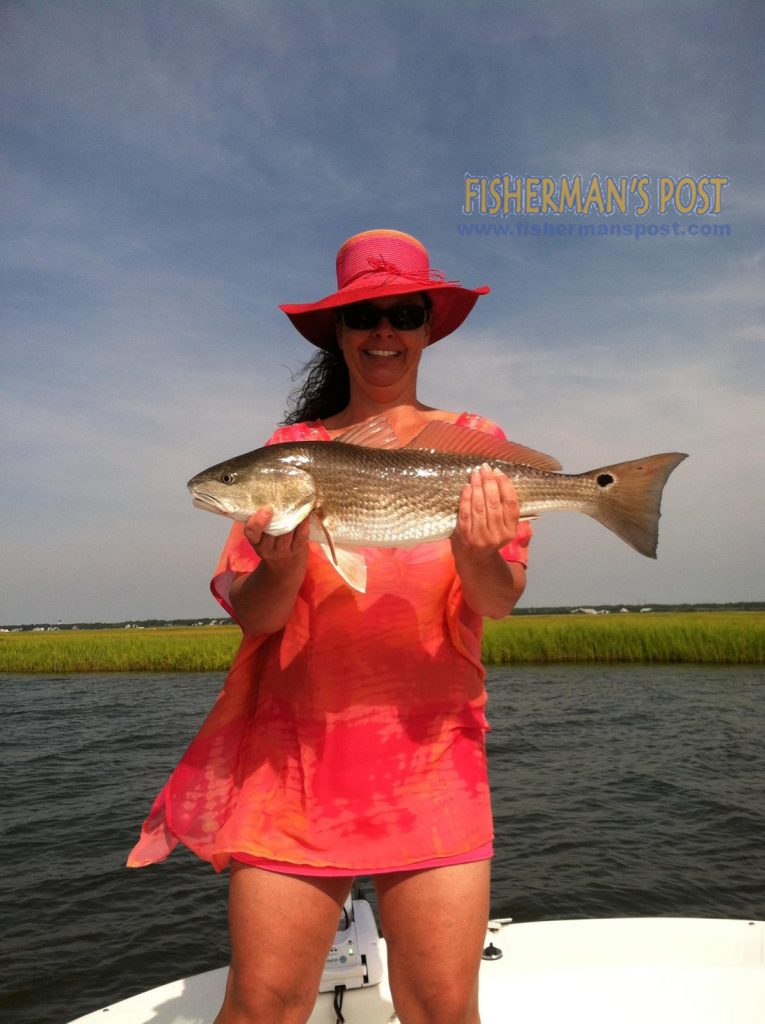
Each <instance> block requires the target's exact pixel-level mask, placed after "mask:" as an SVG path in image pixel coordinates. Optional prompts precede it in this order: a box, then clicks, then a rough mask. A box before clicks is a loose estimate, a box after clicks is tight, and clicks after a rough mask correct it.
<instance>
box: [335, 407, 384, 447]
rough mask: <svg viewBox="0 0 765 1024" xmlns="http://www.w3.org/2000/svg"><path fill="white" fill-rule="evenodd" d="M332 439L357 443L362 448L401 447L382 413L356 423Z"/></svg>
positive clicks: (345, 442)
mask: <svg viewBox="0 0 765 1024" xmlns="http://www.w3.org/2000/svg"><path fill="white" fill-rule="evenodd" d="M332 440H333V441H339V442H340V443H341V444H357V445H360V446H361V447H362V448H400V447H401V442H400V441H399V439H398V437H397V436H396V434H395V432H394V430H393V427H392V426H391V425H390V423H389V422H388V418H387V416H385V414H384V413H381V414H380V415H379V416H373V417H372V418H371V419H368V420H364V422H363V423H357V424H356V425H355V426H353V427H351V428H350V429H349V430H346V431H345V433H344V434H338V436H337V437H333V438H332Z"/></svg>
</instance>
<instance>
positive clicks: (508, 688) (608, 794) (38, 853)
mask: <svg viewBox="0 0 765 1024" xmlns="http://www.w3.org/2000/svg"><path fill="white" fill-rule="evenodd" d="M220 685H221V676H219V675H215V676H202V675H168V674H166V675H137V676H129V675H85V676H61V677H57V678H51V677H46V678H43V677H38V676H9V675H5V676H0V692H1V693H2V700H3V708H4V716H3V728H2V733H0V753H1V754H2V764H3V766H4V767H3V783H4V788H5V791H6V792H5V795H4V798H3V802H2V808H3V813H2V818H1V819H0V832H1V834H2V840H1V842H2V868H3V870H2V874H1V875H0V904H1V906H2V909H1V910H0V915H1V917H0V920H1V921H2V925H1V927H0V943H2V948H1V949H0V963H1V964H2V967H1V968H0V971H1V982H2V988H0V1019H2V1021H3V1022H6V1024H64V1022H66V1021H68V1020H71V1019H72V1018H74V1017H76V1016H78V1015H80V1014H82V1013H85V1012H86V1011H88V1010H92V1009H96V1008H98V1007H100V1006H103V1005H105V1004H107V1003H109V1002H113V1001H114V1000H115V999H118V998H122V997H125V996H128V995H131V994H132V993H134V992H136V991H140V990H142V989H145V988H150V987H153V986H154V985H158V984H161V983H162V982H165V981H170V980H172V979H174V978H176V977H182V976H185V975H188V974H193V973H196V972H199V971H203V970H207V969H209V968H212V967H217V966H220V965H221V964H223V963H225V962H226V960H227V937H226V922H225V917H226V876H225V875H216V874H215V873H214V872H213V870H212V869H211V868H209V867H208V866H207V865H205V864H202V863H200V862H198V861H196V859H195V858H194V857H192V856H191V855H190V854H188V853H187V852H186V851H184V850H182V849H180V850H178V851H176V852H175V853H174V854H173V855H172V857H171V858H170V859H169V860H168V861H166V862H165V863H164V864H161V865H158V866H154V867H151V868H148V869H143V870H140V871H128V870H127V869H125V868H124V867H123V864H124V859H125V856H126V854H127V852H128V850H129V849H130V847H131V846H132V844H133V843H134V841H135V839H136V837H137V833H138V829H139V827H140V823H141V821H142V820H143V818H144V817H145V815H146V814H147V813H148V809H149V806H150V803H151V800H152V799H153V797H154V795H155V793H156V791H157V790H158V789H159V788H160V786H161V785H162V784H163V783H164V781H165V778H166V776H167V775H168V773H169V772H170V770H171V769H172V768H173V766H174V764H175V762H176V761H177V759H178V757H179V756H180V755H181V753H182V752H183V750H184V748H185V746H186V744H187V743H188V741H189V739H190V738H191V736H192V735H193V734H194V732H195V731H196V728H197V727H198V725H199V723H200V721H201V719H202V717H203V716H204V714H205V713H206V711H207V709H208V708H209V706H210V705H211V703H212V701H213V699H214V697H215V694H216V693H217V691H218V689H219V688H220ZM488 687H489V693H490V720H491V723H492V732H491V733H490V735H489V750H490V760H491V766H492V783H493V793H494V807H495V818H496V832H497V840H496V849H497V854H496V857H495V861H494V883H493V890H492V893H493V906H492V911H493V913H494V914H495V915H497V916H500V915H501V916H511V917H513V918H515V919H516V920H518V921H530V920H543V919H546V918H547V919H549V918H567V917H614V916H643V915H682V916H701V917H704V916H708V917H718V916H719V917H740V918H750V917H752V918H754V917H757V918H765V799H764V798H763V793H765V744H763V738H764V737H765V679H763V674H762V672H761V671H759V670H757V669H752V668H733V669H731V668H719V669H717V668H699V667H670V668H657V667H632V666H630V667H621V666H602V667H601V666H593V667H586V668H583V667H569V666H565V667H563V666H540V667H534V668H529V667H522V668H521V667H519V668H513V669H508V668H493V669H491V670H490V671H489V677H488Z"/></svg>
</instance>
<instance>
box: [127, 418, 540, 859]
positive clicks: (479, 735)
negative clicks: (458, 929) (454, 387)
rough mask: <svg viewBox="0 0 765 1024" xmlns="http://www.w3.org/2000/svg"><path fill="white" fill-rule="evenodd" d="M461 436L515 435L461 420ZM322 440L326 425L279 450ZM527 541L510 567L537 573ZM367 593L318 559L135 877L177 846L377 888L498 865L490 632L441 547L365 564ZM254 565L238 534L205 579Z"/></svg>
mask: <svg viewBox="0 0 765 1024" xmlns="http://www.w3.org/2000/svg"><path fill="white" fill-rule="evenodd" d="M457 422H458V423H459V424H461V425H463V426H470V427H473V428H478V429H483V430H486V431H488V432H490V433H492V434H495V435H496V436H500V437H502V436H504V435H503V434H502V432H501V431H500V430H499V428H498V427H496V426H495V425H494V424H492V423H490V422H489V421H487V420H484V419H482V418H481V417H477V416H471V415H468V414H466V413H463V414H462V416H461V417H460V418H459V420H458V421H457ZM306 439H313V440H317V441H326V440H329V435H328V433H327V431H326V429H325V428H324V427H323V425H322V424H321V423H320V422H317V423H313V424H306V423H302V424H298V425H296V426H293V427H286V428H282V429H280V430H277V431H276V433H275V434H274V435H273V437H272V438H271V439H270V441H269V443H275V442H278V441H291V440H306ZM530 534H531V531H530V529H529V527H528V525H527V524H521V525H520V527H519V530H518V534H517V535H516V537H515V539H514V540H513V542H512V543H511V544H509V545H508V546H507V547H506V548H504V549H503V551H502V554H503V556H504V557H505V558H506V559H507V560H508V561H516V562H520V563H522V564H524V565H525V564H526V549H527V547H528V542H529V538H530ZM364 554H365V557H366V561H367V572H368V575H367V592H366V593H365V594H360V593H357V592H356V591H354V590H352V589H351V588H350V587H348V586H347V584H346V583H344V581H343V580H342V579H341V578H340V576H338V574H337V573H336V572H335V570H334V569H333V567H332V566H331V565H330V563H329V561H328V560H327V559H326V557H325V556H324V554H323V553H322V551H321V549H320V548H319V547H318V546H316V545H313V544H311V545H310V550H309V558H308V568H307V571H306V576H305V579H304V582H303V584H302V586H301V589H300V592H299V594H298V597H297V600H296V603H295V608H294V610H293V613H292V616H291V618H290V620H289V622H288V624H287V625H286V626H285V628H284V629H283V630H281V631H279V632H278V633H274V634H272V635H270V636H258V637H253V636H244V637H243V639H242V643H241V646H240V648H239V651H238V653H237V655H236V658H235V660H234V663H233V665H232V667H231V670H230V672H229V674H228V677H227V679H226V681H225V684H224V687H223V690H222V692H221V694H220V695H219V697H218V699H217V701H216V703H215V704H214V706H213V708H212V710H211V711H210V713H209V715H208V717H207V719H206V721H205V722H204V724H203V725H202V727H201V729H200V730H199V732H198V734H197V735H196V737H195V738H194V739H193V741H192V742H191V745H190V746H189V748H188V750H187V751H186V753H185V754H184V756H183V757H182V759H181V761H180V763H179V764H178V766H177V767H176V769H175V771H174V772H173V774H172V775H171V777H170V779H169V781H168V782H167V784H166V786H165V787H164V789H162V791H161V792H160V793H159V795H158V796H157V798H156V800H155V802H154V806H153V807H152V810H151V813H150V815H149V817H148V819H147V820H146V822H145V823H144V826H143V830H142V833H141V837H140V840H139V842H138V844H137V845H136V847H135V848H134V850H133V851H132V853H131V855H130V858H129V860H128V864H129V865H130V866H132V867H141V866H143V865H146V864H149V863H152V862H154V861H159V860H163V859H164V858H165V857H166V856H167V855H168V854H169V853H170V852H171V850H172V849H173V847H174V846H175V845H176V844H177V843H178V842H181V843H183V844H185V845H186V846H188V847H189V848H190V849H191V850H193V851H194V853H196V854H197V855H198V856H199V857H201V858H203V859H205V860H208V861H210V862H211V863H212V864H213V865H214V866H215V868H216V869H217V870H222V869H223V868H224V867H225V866H226V865H227V864H228V863H229V862H230V860H231V858H232V857H236V856H237V855H244V857H245V858H246V859H251V860H253V861H254V862H255V863H262V864H263V865H265V866H273V867H274V868H275V869H277V870H279V869H282V870H294V871H295V873H301V872H303V873H308V874H374V873H375V872H382V871H392V870H406V869H412V868H414V867H418V866H425V865H428V866H430V865H432V864H437V863H454V862H455V861H459V860H463V859H476V851H479V853H480V855H481V856H488V855H490V852H491V841H492V836H493V832H492V817H491V805H490V797H489V788H488V782H487V770H486V756H485V744H484V738H485V733H486V731H487V729H488V725H487V722H486V717H485V705H486V691H485V688H484V670H483V667H482V665H481V661H480V646H481V628H482V623H481V619H480V618H479V617H478V616H477V615H475V614H474V613H473V612H472V611H471V610H470V609H469V608H468V607H467V606H466V605H465V603H464V601H463V598H462V588H461V585H460V580H459V577H458V576H457V574H456V572H455V567H454V560H453V558H452V554H451V545H450V544H449V542H448V541H442V542H437V543H433V544H424V545H420V546H418V547H416V548H410V549H367V550H365V552H364ZM257 564H258V558H257V556H256V555H255V553H254V551H253V549H252V547H251V546H250V544H249V543H248V542H247V540H246V539H245V537H244V534H243V527H242V525H241V524H240V523H235V524H234V526H233V528H232V530H231V533H230V536H229V539H228V541H227V543H226V545H225V547H224V550H223V553H222V555H221V558H220V561H219V563H218V567H217V569H216V572H215V575H214V577H213V580H212V584H211V586H212V591H213V593H214V595H215V596H216V598H217V599H218V600H219V601H220V603H221V604H222V605H223V607H224V608H226V610H227V611H228V612H229V613H232V609H231V607H230V605H229V602H228V590H229V587H230V584H231V581H232V580H233V579H234V578H235V576H236V575H237V574H238V573H243V572H251V571H252V570H253V569H254V568H255V567H256V566H257Z"/></svg>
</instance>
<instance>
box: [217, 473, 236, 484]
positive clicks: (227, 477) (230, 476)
mask: <svg viewBox="0 0 765 1024" xmlns="http://www.w3.org/2000/svg"><path fill="white" fill-rule="evenodd" d="M235 480H236V473H221V475H220V482H221V483H222V484H233V482H234V481H235Z"/></svg>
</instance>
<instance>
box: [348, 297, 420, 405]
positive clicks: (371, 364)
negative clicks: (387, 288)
mask: <svg viewBox="0 0 765 1024" xmlns="http://www.w3.org/2000/svg"><path fill="white" fill-rule="evenodd" d="M365 305H369V306H374V307H375V308H376V309H380V310H387V309H392V308H393V307H401V306H407V307H409V306H419V307H424V306H425V301H424V299H423V296H422V295H420V294H417V293H415V294H413V295H390V296H387V297H386V298H380V299H375V300H374V301H370V302H368V303H366V304H365ZM429 340H430V324H429V322H428V320H427V319H426V321H425V323H424V324H423V325H422V327H417V328H415V329H414V330H403V329H396V328H395V327H393V326H392V324H391V323H390V321H389V319H388V318H387V316H383V317H382V318H381V320H380V322H379V323H378V324H377V326H376V327H372V328H370V329H368V330H363V329H362V330H358V329H353V328H351V327H348V325H347V324H346V323H345V321H344V320H343V317H342V315H340V316H339V317H338V321H337V341H338V345H339V346H340V349H341V350H342V353H343V357H344V359H345V362H346V364H347V366H348V373H349V374H350V378H351V393H352V394H353V393H354V390H355V391H356V392H361V393H362V394H364V395H365V396H367V397H368V398H370V399H372V400H374V401H376V402H382V403H385V402H391V401H401V400H407V399H413V398H414V396H415V394H416V386H417V368H418V366H419V362H420V356H421V355H422V350H423V349H424V348H425V346H426V345H427V344H428V342H429Z"/></svg>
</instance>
